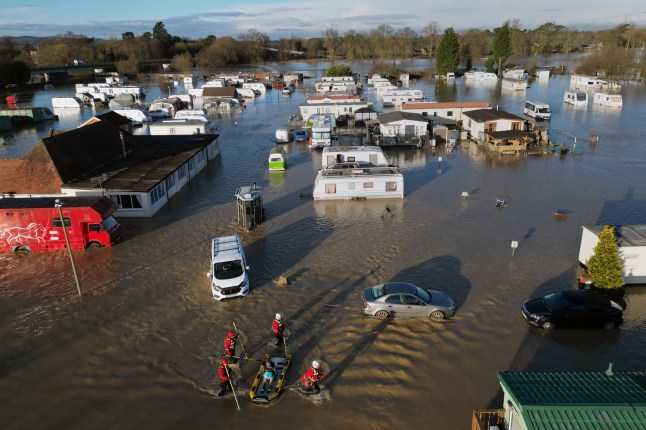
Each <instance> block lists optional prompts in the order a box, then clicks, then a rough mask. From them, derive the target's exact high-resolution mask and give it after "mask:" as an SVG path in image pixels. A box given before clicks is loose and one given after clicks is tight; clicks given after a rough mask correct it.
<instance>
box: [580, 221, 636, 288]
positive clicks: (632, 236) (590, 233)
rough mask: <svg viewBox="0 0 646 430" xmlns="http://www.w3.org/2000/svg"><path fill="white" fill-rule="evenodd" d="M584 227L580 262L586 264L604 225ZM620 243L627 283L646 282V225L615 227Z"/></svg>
mask: <svg viewBox="0 0 646 430" xmlns="http://www.w3.org/2000/svg"><path fill="white" fill-rule="evenodd" d="M582 227H583V232H582V234H581V247H580V248H579V262H580V263H581V264H583V265H584V266H585V265H586V263H587V261H588V260H589V259H590V257H592V256H593V255H594V247H595V246H596V245H597V243H599V237H598V234H599V232H600V231H601V230H602V229H603V226H593V227H586V226H582ZM615 235H616V237H617V242H618V243H619V256H620V257H621V259H622V261H623V263H624V280H625V282H626V284H646V225H622V226H617V227H615Z"/></svg>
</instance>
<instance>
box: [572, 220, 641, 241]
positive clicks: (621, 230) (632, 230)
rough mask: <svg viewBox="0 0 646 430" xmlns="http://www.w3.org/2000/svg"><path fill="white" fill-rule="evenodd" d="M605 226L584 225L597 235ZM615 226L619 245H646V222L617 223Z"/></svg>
mask: <svg viewBox="0 0 646 430" xmlns="http://www.w3.org/2000/svg"><path fill="white" fill-rule="evenodd" d="M603 227H604V226H603V225H595V226H591V227H588V226H583V228H586V229H588V230H590V231H591V232H593V233H594V234H597V235H598V234H599V232H601V230H603ZM613 227H614V228H615V237H616V238H617V243H618V244H619V246H646V224H632V225H615V226H613Z"/></svg>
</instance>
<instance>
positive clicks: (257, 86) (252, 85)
mask: <svg viewBox="0 0 646 430" xmlns="http://www.w3.org/2000/svg"><path fill="white" fill-rule="evenodd" d="M242 88H249V89H252V90H254V91H258V93H259V94H260V95H262V94H265V93H266V92H267V88H266V87H265V85H264V84H263V83H261V82H245V83H243V84H242Z"/></svg>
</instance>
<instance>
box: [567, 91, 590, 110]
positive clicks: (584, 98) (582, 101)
mask: <svg viewBox="0 0 646 430" xmlns="http://www.w3.org/2000/svg"><path fill="white" fill-rule="evenodd" d="M563 102H564V103H568V104H571V105H574V106H587V105H588V93H586V92H585V91H581V90H569V91H566V92H565V95H564V96H563Z"/></svg>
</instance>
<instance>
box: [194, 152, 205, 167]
mask: <svg viewBox="0 0 646 430" xmlns="http://www.w3.org/2000/svg"><path fill="white" fill-rule="evenodd" d="M195 162H196V163H197V164H202V162H204V151H200V152H198V153H197V154H195Z"/></svg>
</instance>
